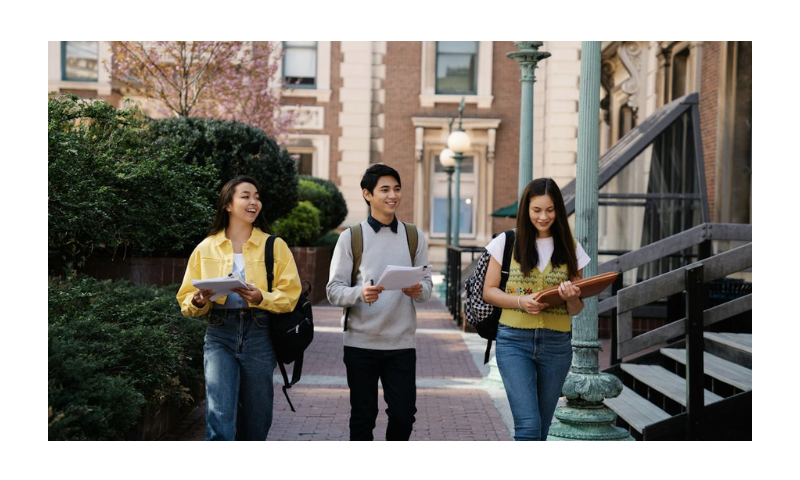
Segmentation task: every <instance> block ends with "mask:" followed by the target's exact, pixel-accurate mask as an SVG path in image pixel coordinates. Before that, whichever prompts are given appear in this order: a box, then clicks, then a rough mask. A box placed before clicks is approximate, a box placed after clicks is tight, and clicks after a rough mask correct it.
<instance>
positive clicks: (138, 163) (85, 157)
mask: <svg viewBox="0 0 800 480" xmlns="http://www.w3.org/2000/svg"><path fill="white" fill-rule="evenodd" d="M146 122H147V119H146V118H145V117H144V115H143V114H142V112H141V111H140V110H139V109H138V108H136V107H127V108H123V109H116V108H114V107H113V106H111V105H109V104H107V103H105V102H101V101H95V102H92V101H88V100H81V99H80V98H78V97H76V96H74V95H61V96H55V95H54V94H51V95H50V97H49V100H48V178H47V186H48V212H47V217H48V259H49V262H48V263H49V271H50V272H51V273H57V274H60V273H62V272H63V271H64V270H68V271H72V270H75V269H76V268H78V267H80V266H82V265H83V263H84V262H85V260H86V258H88V256H89V255H90V254H107V255H112V254H120V255H161V256H165V255H168V254H169V253H170V252H185V251H187V250H188V251H191V249H192V248H193V247H194V246H195V245H196V244H197V241H198V239H199V238H202V237H203V236H204V235H205V232H206V230H207V228H208V223H209V221H210V220H209V219H210V218H211V216H212V215H213V207H212V206H211V205H210V204H209V202H208V199H207V192H208V190H209V188H210V187H209V186H210V185H213V184H214V181H215V179H216V177H217V174H216V172H215V171H214V169H213V167H203V166H197V165H191V164H186V163H185V162H184V161H183V159H182V156H181V154H180V153H181V152H180V150H179V149H177V148H169V147H167V148H165V147H164V146H158V147H157V146H155V145H153V143H152V142H151V141H150V140H149V139H148V134H147V132H146V131H145V126H146ZM199 219H202V221H199Z"/></svg>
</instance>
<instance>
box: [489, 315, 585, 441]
mask: <svg viewBox="0 0 800 480" xmlns="http://www.w3.org/2000/svg"><path fill="white" fill-rule="evenodd" d="M570 337H571V334H570V332H557V331H555V330H548V329H544V328H535V329H520V328H512V327H509V326H507V325H503V324H500V328H499V329H498V331H497V357H496V358H497V367H498V369H499V370H500V376H501V377H502V379H503V385H505V388H506V395H507V396H508V404H509V406H510V407H511V414H512V416H513V417H514V440H547V432H548V431H549V430H550V422H551V421H552V420H553V413H554V412H555V409H556V404H557V403H558V398H559V397H560V396H561V388H562V387H563V386H564V380H565V379H566V378H567V373H568V372H569V367H570V364H571V363H572V344H571V339H570Z"/></svg>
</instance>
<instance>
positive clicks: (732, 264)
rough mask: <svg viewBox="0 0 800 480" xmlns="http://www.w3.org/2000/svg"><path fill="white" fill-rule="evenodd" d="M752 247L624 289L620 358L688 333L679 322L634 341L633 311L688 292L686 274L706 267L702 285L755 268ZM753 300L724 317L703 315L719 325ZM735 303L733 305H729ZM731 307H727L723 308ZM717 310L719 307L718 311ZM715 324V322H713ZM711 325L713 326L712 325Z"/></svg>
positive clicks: (620, 304)
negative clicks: (687, 271)
mask: <svg viewBox="0 0 800 480" xmlns="http://www.w3.org/2000/svg"><path fill="white" fill-rule="evenodd" d="M752 259H753V244H752V243H748V244H746V245H742V246H741V247H738V248H735V249H733V250H729V251H727V252H724V253H720V254H718V255H714V256H713V257H709V258H707V259H705V260H701V261H699V262H696V263H693V264H692V265H689V266H686V267H684V268H680V269H677V270H673V271H671V272H667V273H665V274H663V275H659V276H658V277H655V278H651V279H650V280H647V281H645V282H641V283H638V284H636V285H633V286H630V287H627V288H623V289H622V290H620V291H619V293H617V296H616V300H617V301H616V308H617V334H618V338H617V340H616V342H617V349H618V353H617V358H623V357H626V356H628V355H631V354H633V353H636V352H638V351H641V350H643V349H645V348H648V347H651V346H653V345H657V344H658V343H661V342H663V341H664V340H666V339H667V338H672V337H674V336H678V335H680V334H681V332H685V320H686V319H679V320H675V321H673V322H671V323H670V324H667V325H665V326H663V327H660V328H657V329H655V330H652V331H650V332H647V333H645V334H642V335H639V336H637V337H636V338H635V339H634V338H633V310H634V309H635V308H637V307H641V306H643V305H647V304H648V303H651V302H654V301H656V300H659V299H661V298H664V297H668V296H670V295H674V294H676V293H680V292H682V291H684V290H685V289H686V273H685V272H686V270H688V269H691V268H695V267H697V266H700V265H702V266H703V277H702V280H703V282H702V283H704V284H705V283H708V282H711V281H712V280H716V279H719V278H722V277H725V276H726V275H729V274H731V273H736V272H740V271H742V270H744V269H746V268H749V267H752ZM750 298H751V297H749V296H748V297H742V298H741V299H738V301H736V304H735V305H733V306H728V307H727V310H726V311H725V312H726V313H725V316H724V317H723V316H722V315H720V314H719V312H720V311H723V310H722V309H717V312H712V311H713V310H715V309H709V310H706V311H705V312H704V317H707V320H704V322H705V321H708V320H709V319H714V321H715V322H716V321H720V320H723V319H725V318H728V317H730V316H733V315H734V314H737V313H741V312H742V311H747V310H749V309H750V308H751V303H750V302H751V300H750ZM728 303H732V302H728ZM724 305H728V304H724ZM715 308H718V307H715ZM711 323H713V322H711ZM709 324H710V323H709Z"/></svg>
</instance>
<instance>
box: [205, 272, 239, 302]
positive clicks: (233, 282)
mask: <svg viewBox="0 0 800 480" xmlns="http://www.w3.org/2000/svg"><path fill="white" fill-rule="evenodd" d="M192 285H194V286H195V287H197V289H198V290H199V289H208V290H213V291H214V296H212V297H211V298H209V300H211V301H212V302H213V301H214V300H216V299H218V298H219V297H223V296H225V295H230V294H231V293H232V292H233V289H234V288H239V287H244V288H247V289H250V287H249V286H247V283H246V282H245V281H244V280H242V277H240V276H239V274H238V273H232V274H230V275H228V276H227V277H219V278H209V279H207V280H192Z"/></svg>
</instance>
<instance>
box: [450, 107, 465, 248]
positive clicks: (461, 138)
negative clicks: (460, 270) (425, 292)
mask: <svg viewBox="0 0 800 480" xmlns="http://www.w3.org/2000/svg"><path fill="white" fill-rule="evenodd" d="M464 104H465V99H464V98H462V99H461V105H460V106H459V107H458V128H457V129H456V131H455V132H453V133H451V134H450V136H449V137H448V138H447V148H449V149H450V150H452V151H453V159H454V160H455V162H456V168H455V172H456V194H455V197H454V198H453V202H454V204H455V215H454V218H453V245H455V246H456V247H457V246H458V245H459V242H458V239H459V237H460V236H461V230H460V229H459V224H458V223H459V218H460V216H461V215H460V211H461V161H462V160H463V159H464V152H465V151H466V150H468V149H469V147H470V140H469V135H467V132H465V131H464V129H463V128H461V120H462V118H463V116H464Z"/></svg>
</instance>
